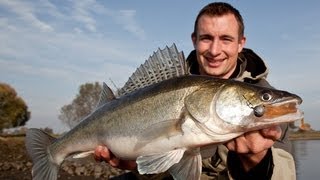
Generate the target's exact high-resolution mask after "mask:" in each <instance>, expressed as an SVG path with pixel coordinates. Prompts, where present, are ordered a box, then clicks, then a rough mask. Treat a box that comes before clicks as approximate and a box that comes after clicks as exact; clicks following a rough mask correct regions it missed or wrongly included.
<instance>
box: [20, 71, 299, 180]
mask: <svg viewBox="0 0 320 180" xmlns="http://www.w3.org/2000/svg"><path fill="white" fill-rule="evenodd" d="M110 94H111V91H110V89H109V88H108V87H107V86H106V85H105V84H104V90H103V93H102V96H101V99H100V103H99V105H98V107H97V109H96V110H95V111H94V112H93V113H91V114H90V115H89V116H87V117H86V118H85V119H84V120H82V121H81V123H80V124H78V125H77V126H76V127H74V128H73V129H71V130H70V131H69V132H67V133H66V134H65V135H63V136H62V137H60V138H58V139H56V138H53V137H51V136H49V135H48V134H46V133H44V132H43V131H41V130H38V129H29V130H28V131H27V135H26V146H27V150H28V153H29V155H30V156H31V158H32V160H33V163H34V165H33V168H32V171H33V172H32V175H33V178H34V179H36V180H40V179H46V180H51V179H57V174H58V169H59V165H60V164H61V163H62V162H63V161H64V159H65V158H66V157H68V156H70V155H76V154H85V153H86V152H90V151H92V150H94V149H95V148H96V147H97V146H98V145H106V146H107V147H108V148H109V149H110V151H111V152H112V153H113V154H114V155H115V156H116V157H118V158H120V159H124V160H136V162H137V165H138V171H139V173H141V174H154V173H160V172H164V171H169V172H170V173H171V175H172V176H173V177H174V178H175V179H183V180H184V179H199V178H200V175H201V167H202V157H201V153H200V150H201V148H202V147H207V146H211V145H213V144H219V143H223V142H226V141H228V140H231V139H233V138H235V137H237V136H240V135H241V134H243V133H245V132H248V131H252V130H257V129H261V128H265V127H268V126H271V125H274V124H279V123H285V122H292V121H295V120H299V119H301V118H302V117H303V113H302V111H300V110H299V104H301V102H302V100H301V98H300V97H298V96H297V95H294V94H291V93H289V92H285V91H280V90H275V89H269V88H264V87H260V86H255V85H250V84H247V83H243V82H238V81H234V80H223V79H216V78H212V77H209V76H196V75H188V76H181V77H173V78H169V79H167V80H163V81H161V82H158V83H154V84H152V85H148V86H146V87H144V88H140V89H137V90H134V91H132V92H130V93H128V94H125V95H122V96H120V97H117V98H116V97H113V96H112V95H110ZM110 99H111V100H110Z"/></svg>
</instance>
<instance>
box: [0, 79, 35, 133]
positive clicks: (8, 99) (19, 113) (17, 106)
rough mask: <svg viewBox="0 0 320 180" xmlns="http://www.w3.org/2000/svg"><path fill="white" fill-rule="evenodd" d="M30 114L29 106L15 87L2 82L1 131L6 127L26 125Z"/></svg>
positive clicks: (0, 87) (0, 99) (0, 95)
mask: <svg viewBox="0 0 320 180" xmlns="http://www.w3.org/2000/svg"><path fill="white" fill-rule="evenodd" d="M30 115H31V113H30V111H28V106H27V105H26V103H25V102H24V100H23V99H22V98H21V97H18V95H17V92H16V91H15V90H14V88H12V87H11V86H10V85H8V84H5V83H0V132H1V131H2V129H5V128H13V127H18V126H23V125H25V124H26V122H27V121H28V120H29V119H30Z"/></svg>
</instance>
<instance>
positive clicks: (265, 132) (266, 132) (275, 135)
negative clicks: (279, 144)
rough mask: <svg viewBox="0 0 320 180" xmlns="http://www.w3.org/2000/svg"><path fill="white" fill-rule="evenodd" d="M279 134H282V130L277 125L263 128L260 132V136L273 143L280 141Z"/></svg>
mask: <svg viewBox="0 0 320 180" xmlns="http://www.w3.org/2000/svg"><path fill="white" fill-rule="evenodd" d="M281 133H282V130H281V128H280V126H278V125H275V126H271V127H269V128H265V129H262V130H261V134H262V136H263V137H265V138H268V139H272V140H273V141H276V140H278V139H280V137H281Z"/></svg>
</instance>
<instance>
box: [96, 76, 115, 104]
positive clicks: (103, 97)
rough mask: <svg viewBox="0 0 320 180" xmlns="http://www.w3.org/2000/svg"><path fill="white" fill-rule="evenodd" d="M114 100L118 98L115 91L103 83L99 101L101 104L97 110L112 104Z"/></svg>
mask: <svg viewBox="0 0 320 180" xmlns="http://www.w3.org/2000/svg"><path fill="white" fill-rule="evenodd" d="M114 99H116V96H115V95H114V94H113V91H112V90H111V88H110V87H109V86H108V85H107V84H106V83H105V82H103V84H102V91H101V94H100V99H99V103H98V105H97V108H99V107H100V106H101V105H103V104H105V103H107V102H110V101H112V100H114Z"/></svg>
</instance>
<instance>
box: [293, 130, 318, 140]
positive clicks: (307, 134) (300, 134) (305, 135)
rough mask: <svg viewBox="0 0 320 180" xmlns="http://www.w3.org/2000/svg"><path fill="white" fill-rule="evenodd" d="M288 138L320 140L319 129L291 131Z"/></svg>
mask: <svg viewBox="0 0 320 180" xmlns="http://www.w3.org/2000/svg"><path fill="white" fill-rule="evenodd" d="M289 139H290V140H293V141H294V140H320V131H291V132H290V134H289Z"/></svg>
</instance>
